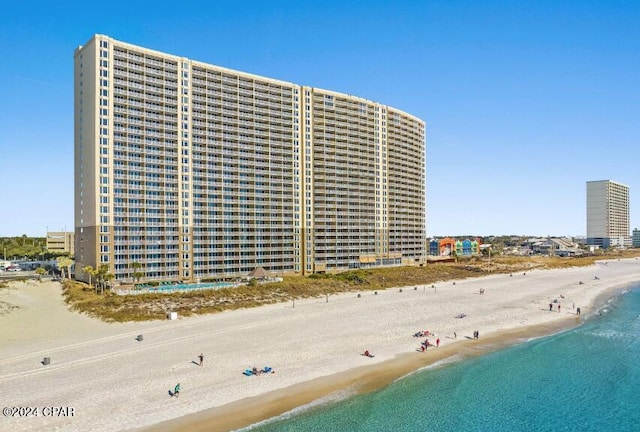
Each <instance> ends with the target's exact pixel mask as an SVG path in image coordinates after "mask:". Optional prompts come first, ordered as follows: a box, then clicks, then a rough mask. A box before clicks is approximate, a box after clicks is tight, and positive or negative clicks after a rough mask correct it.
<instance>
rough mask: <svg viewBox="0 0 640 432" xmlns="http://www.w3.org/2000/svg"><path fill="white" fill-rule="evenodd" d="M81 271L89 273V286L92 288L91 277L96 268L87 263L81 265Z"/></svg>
mask: <svg viewBox="0 0 640 432" xmlns="http://www.w3.org/2000/svg"><path fill="white" fill-rule="evenodd" d="M82 271H83V272H85V273H86V274H88V275H89V288H92V285H91V278H92V277H93V276H95V274H96V270H95V269H94V268H93V267H92V266H90V265H88V266H84V267H82Z"/></svg>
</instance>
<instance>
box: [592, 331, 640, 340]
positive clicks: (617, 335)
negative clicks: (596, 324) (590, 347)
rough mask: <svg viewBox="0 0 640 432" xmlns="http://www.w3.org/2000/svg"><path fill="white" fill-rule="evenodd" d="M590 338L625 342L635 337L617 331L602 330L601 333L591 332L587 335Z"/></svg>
mask: <svg viewBox="0 0 640 432" xmlns="http://www.w3.org/2000/svg"><path fill="white" fill-rule="evenodd" d="M586 334H587V335H589V336H594V337H599V338H604V339H611V340H623V339H629V338H632V337H633V335H631V334H629V333H625V332H620V331H615V330H601V331H591V332H588V333H586Z"/></svg>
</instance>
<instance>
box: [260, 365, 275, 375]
mask: <svg viewBox="0 0 640 432" xmlns="http://www.w3.org/2000/svg"><path fill="white" fill-rule="evenodd" d="M272 370H273V369H272V368H270V367H269V366H265V367H264V369H262V373H269V372H271V371H272Z"/></svg>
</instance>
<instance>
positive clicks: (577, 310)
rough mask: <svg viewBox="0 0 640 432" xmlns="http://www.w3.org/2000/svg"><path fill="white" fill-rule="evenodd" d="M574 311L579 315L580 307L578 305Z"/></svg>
mask: <svg viewBox="0 0 640 432" xmlns="http://www.w3.org/2000/svg"><path fill="white" fill-rule="evenodd" d="M576 312H577V313H578V316H580V307H579V306H578V309H576Z"/></svg>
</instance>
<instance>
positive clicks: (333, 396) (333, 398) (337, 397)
mask: <svg viewBox="0 0 640 432" xmlns="http://www.w3.org/2000/svg"><path fill="white" fill-rule="evenodd" d="M356 394H357V392H356V391H355V390H354V389H353V387H348V388H346V389H342V390H338V391H335V392H333V393H329V394H328V395H325V396H322V397H320V398H318V399H315V400H313V401H311V402H309V403H307V404H304V405H300V406H299V407H296V408H294V409H292V410H290V411H287V412H285V413H282V414H280V415H278V416H275V417H271V418H268V419H266V420H262V421H260V422H258V423H254V424H252V425H249V426H247V427H245V428H242V429H238V431H239V432H243V431H250V430H253V429H257V428H260V427H262V426H266V425H268V424H271V423H276V422H279V421H283V420H287V419H290V418H292V417H296V416H299V415H300V414H304V413H305V412H308V411H311V410H313V409H315V408H318V407H322V406H325V405H330V404H334V403H336V402H339V401H342V400H345V399H349V398H350V397H352V396H355V395H356Z"/></svg>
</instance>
